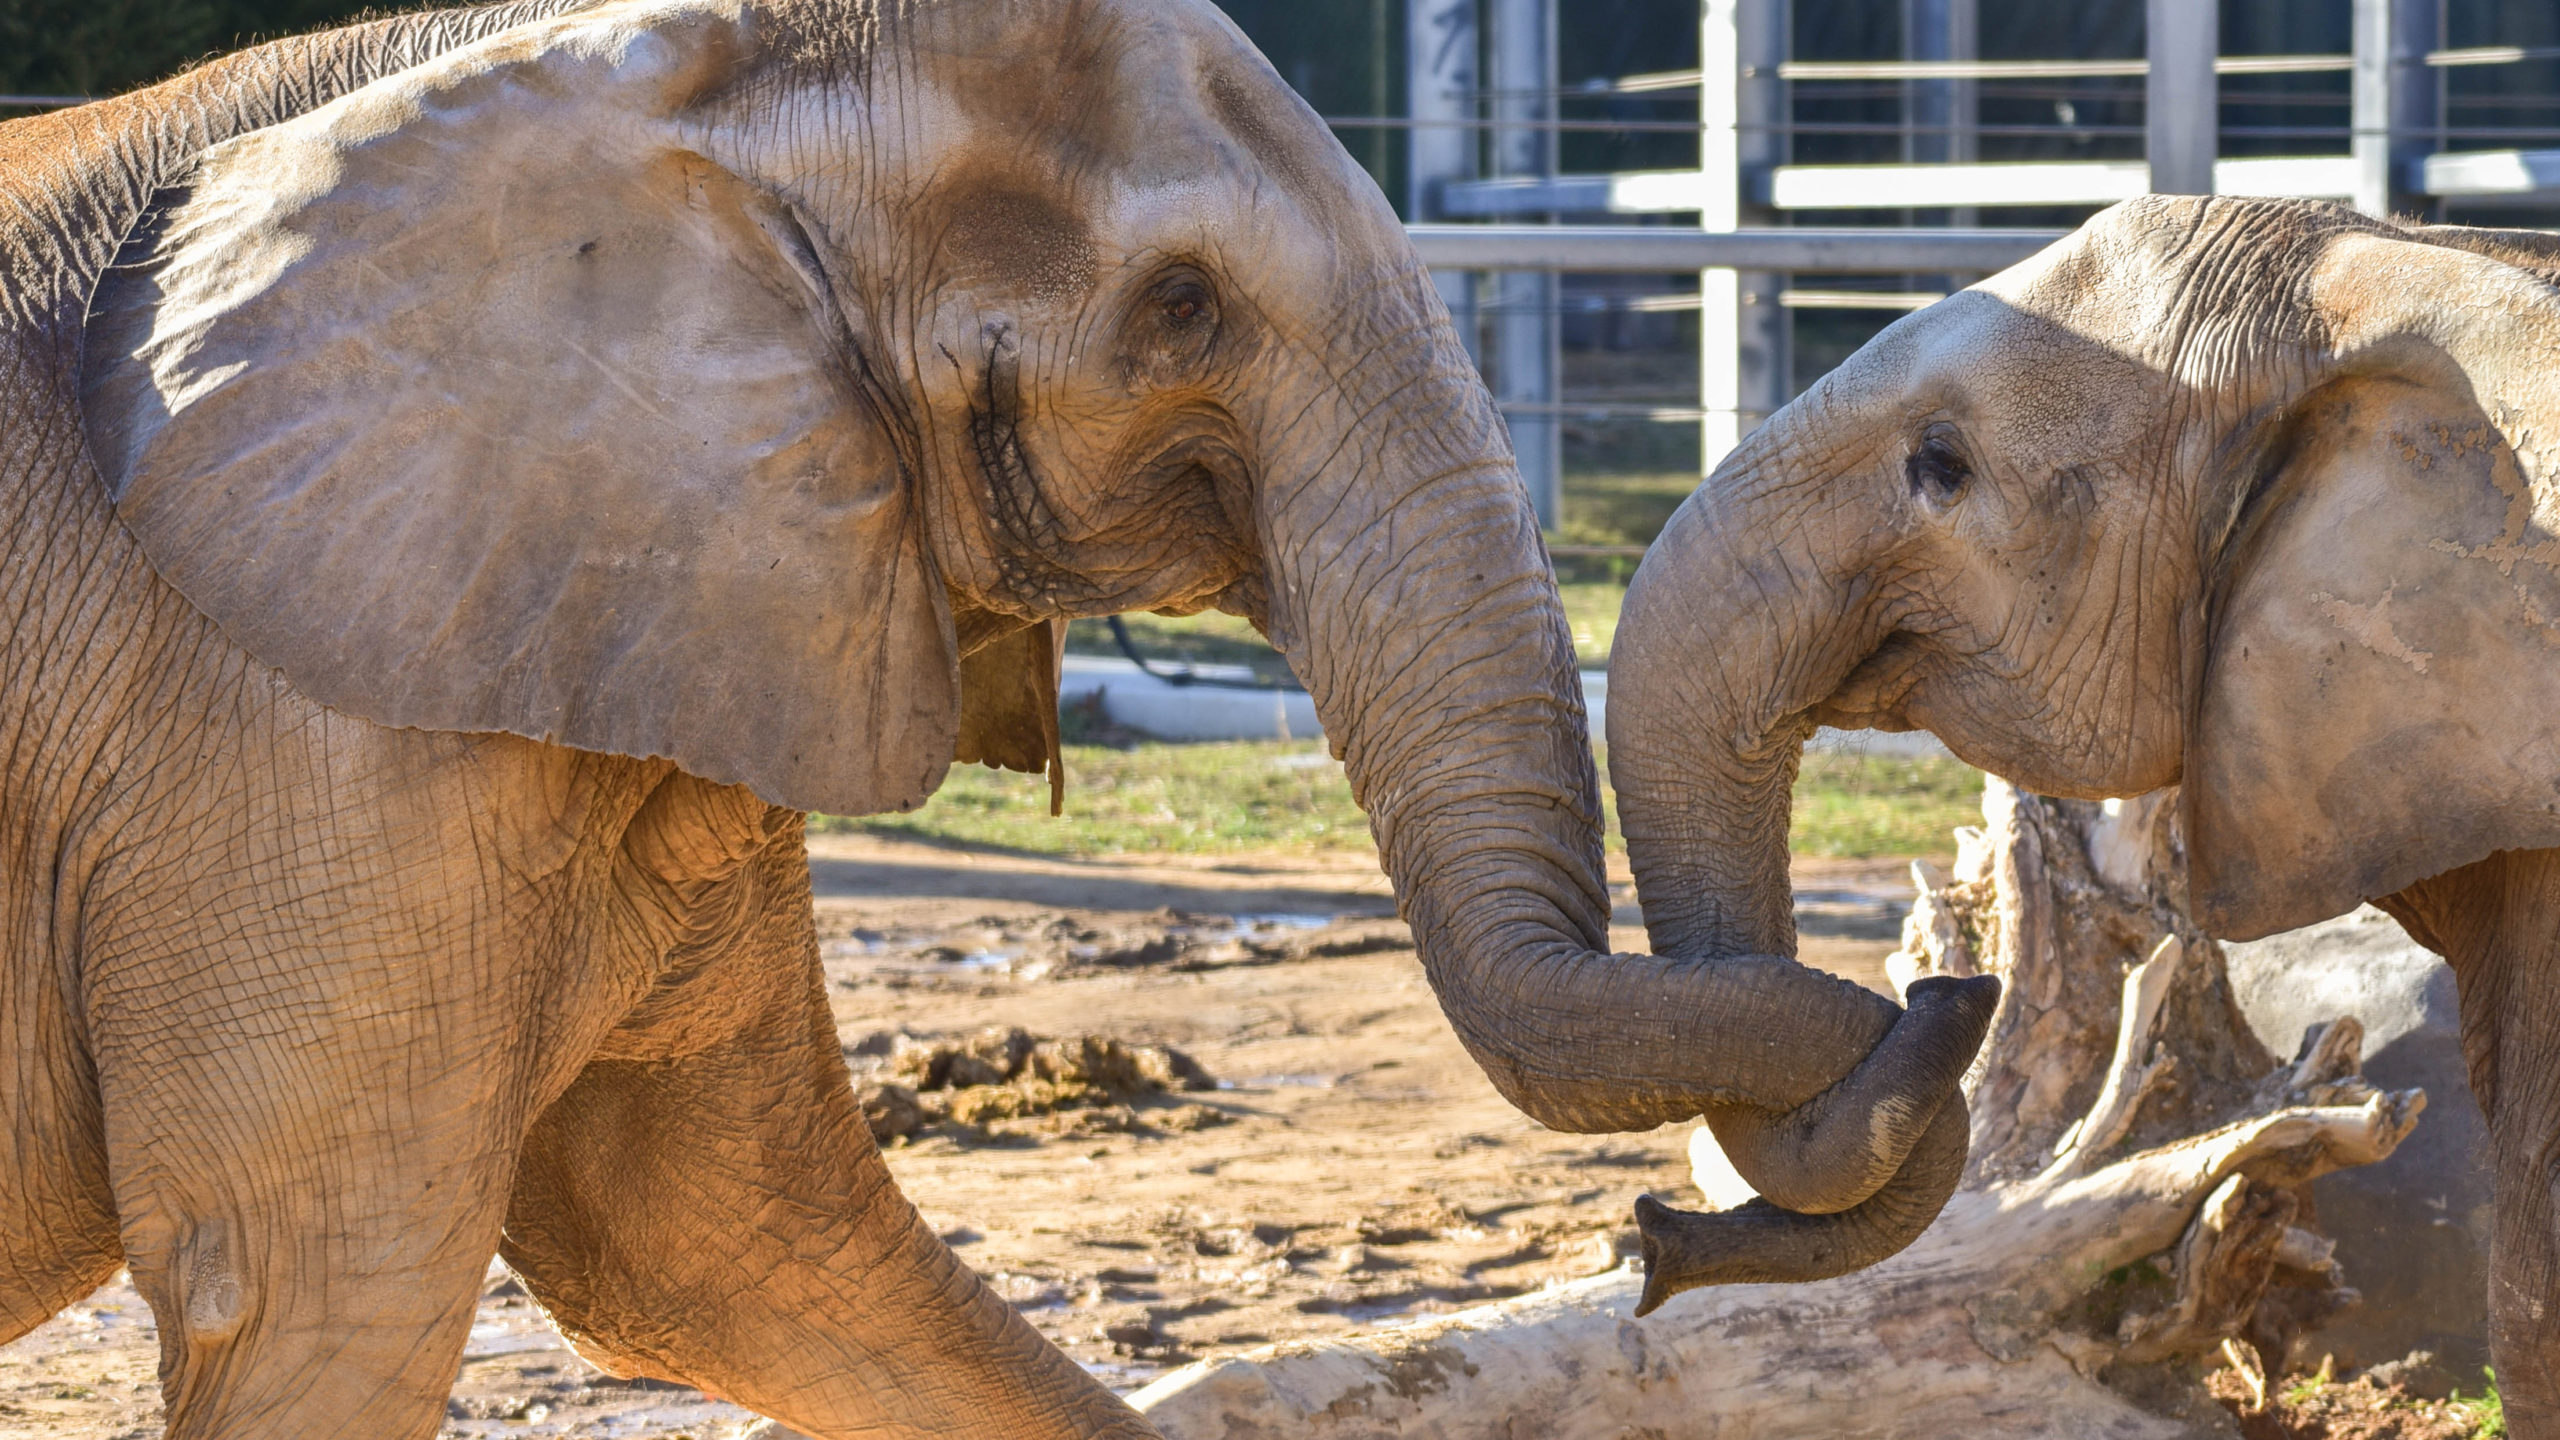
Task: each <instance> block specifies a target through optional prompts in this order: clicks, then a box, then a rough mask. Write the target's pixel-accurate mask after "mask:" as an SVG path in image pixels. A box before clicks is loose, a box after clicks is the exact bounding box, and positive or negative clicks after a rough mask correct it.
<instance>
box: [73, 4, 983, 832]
mask: <svg viewBox="0 0 2560 1440" xmlns="http://www.w3.org/2000/svg"><path fill="white" fill-rule="evenodd" d="M738 24H739V22H737V21H736V20H735V19H734V18H728V19H724V18H722V17H721V16H719V15H717V14H712V13H707V12H700V11H693V10H688V9H686V8H684V7H680V6H679V7H669V8H665V9H660V10H656V11H646V10H639V9H638V8H637V7H625V6H616V7H610V8H609V9H607V10H606V11H604V12H602V13H601V15H597V14H593V13H591V14H589V15H585V16H570V17H566V18H564V19H561V20H556V21H549V22H542V23H538V24H534V25H528V26H524V27H520V28H518V29H515V30H510V31H506V32H503V33H501V34H500V35H498V36H495V37H492V38H491V39H490V40H488V41H485V42H483V43H481V44H479V45H476V46H473V47H470V48H467V49H464V50H460V51H456V52H454V53H452V54H450V55H447V56H445V57H442V58H441V59H439V60H437V61H435V62H432V63H430V64H428V65H426V66H422V67H419V68H417V69H413V70H409V71H405V72H402V73H401V74H398V75H395V76H392V77H389V78H387V79H385V80H382V81H380V82H377V83H375V84H374V85H371V86H369V87H366V88H365V89H362V90H359V91H356V92H354V93H352V94H349V95H347V96H345V97H343V98H342V99H340V100H338V101H336V102H334V103H332V104H330V105H327V106H323V107H321V108H319V109H317V110H314V111H312V112H310V113H308V114H306V115H304V116H301V117H300V118H297V119H295V120H292V121H289V122H287V123H285V124H281V125H277V126H274V127H272V128H269V129H265V130H260V131H257V132H254V133H252V134H249V135H245V136H242V137H240V138H238V139H235V140H232V141H229V142H227V143H225V144H223V145H220V146H217V147H215V148H214V149H212V150H210V151H208V152H207V153H206V155H205V156H204V157H203V160H202V161H201V163H200V164H199V166H198V167H197V168H196V170H195V171H194V172H193V174H192V175H191V176H190V177H189V179H188V180H187V181H186V182H185V183H184V184H183V185H181V186H179V187H177V188H175V189H173V190H172V191H169V192H165V193H164V194H163V195H162V196H161V197H160V198H159V200H158V202H157V203H156V205H155V207H154V210H153V212H152V213H151V214H150V215H149V217H148V218H147V219H146V220H145V222H144V223H143V224H142V225H141V227H140V228H139V229H138V230H137V232H136V233H135V234H134V235H133V236H132V237H131V238H130V239H129V241H128V242H127V244H126V246H125V248H124V252H123V254H122V256H121V257H120V259H119V260H118V262H117V264H116V265H115V266H114V268H113V269H112V270H110V271H109V272H108V274H107V275H106V277H105V278H104V279H103V281H102V282H101V283H100V285H99V287H98V291H97V294H96V296H95V298H94V300H93V302H92V305H91V309H90V314H89V320H88V325H87V329H86V332H85V336H84V339H85V350H84V354H83V363H82V401H83V406H84V413H85V416H86V423H87V426H88V433H89V439H90V443H91V450H92V453H93V455H94V456H95V458H96V460H97V463H98V465H99V468H100V470H101V472H102V474H103V475H104V477H105V480H106V484H107V486H108V489H109V493H110V495H111V497H112V499H113V500H114V503H115V507H116V511H117V514H118V515H119V516H120V517H121V518H122V520H123V522H124V524H125V525H126V527H127V528H128V529H130V530H131V532H132V533H133V535H134V536H135V537H136V538H137V539H138V540H139V541H140V543H141V546H142V550H143V552H144V554H145V555H146V556H147V557H148V558H149V560H150V562H151V564H152V566H153V568H154V569H155V570H156V571H157V572H158V573H159V574H160V575H161V577H162V578H164V579H165V580H167V581H168V583H169V584H170V585H172V586H174V587H175V588H176V589H177V590H178V592H179V593H181V594H183V595H184V596H185V597H186V598H187V599H188V600H189V601H191V602H193V603H194V604H195V605H196V606H197V607H198V608H199V609H201V610H202V611H203V612H204V613H205V614H206V615H208V616H210V617H211V618H212V619H213V621H214V622H215V623H216V624H217V625H219V626H220V627H221V628H222V630H223V631H224V632H225V633H226V634H227V635H229V636H230V637H231V638H232V639H233V640H234V641H236V642H237V643H238V644H239V645H241V646H242V647H243V648H244V649H246V650H247V651H248V652H249V653H250V654H251V655H253V656H255V657H257V658H258V659H259V660H261V661H263V662H264V663H266V664H268V665H270V666H273V667H274V668H275V669H277V670H279V671H281V672H282V673H283V675H284V677H285V678H286V679H287V680H288V681H289V682H291V683H292V685H293V686H294V687H295V688H296V689H298V690H300V691H302V692H303V693H304V694H306V695H308V696H310V697H311V698H313V699H315V700H317V701H319V702H320V703H322V704H324V705H327V706H330V707H331V708H333V709H338V710H343V711H346V712H349V713H352V714H355V715H359V716H362V717H364V718H366V719H369V720H375V721H379V722H381V723H383V724H388V725H402V726H415V727H421V728H427V729H439V730H474V731H507V732H511V733H514V734H518V735H526V736H532V737H535V738H537V739H542V740H548V741H555V742H557V743H560V744H564V745H571V746H576V747H579V748H582V749H588V750H598V751H607V752H612V753H618V754H625V755H635V756H649V755H654V756H663V757H666V758H667V759H670V760H672V761H674V762H675V763H676V764H678V765H680V766H682V767H683V768H684V769H686V770H688V771H690V772H692V773H694V774H697V775H700V776H703V777H705V778H707V779H711V780H716V781H722V782H734V783H740V784H744V785H747V786H749V787H750V788H752V789H753V790H754V791H755V792H756V793H757V794H758V795H761V796H762V797H764V798H765V799H766V800H768V801H772V802H774V803H776V804H781V805H785V806H791V807H796V808H801V809H824V810H832V811H838V812H845V813H856V814H858V813H864V812H869V811H877V810H884V809H904V808H912V807H913V806H915V805H917V804H919V803H921V802H922V801H923V799H924V797H925V796H926V795H928V794H930V793H931V792H932V790H933V788H934V787H935V786H936V785H937V784H938V783H939V782H940V779H941V776H942V773H943V770H944V768H945V766H946V764H947V763H948V760H949V757H950V755H951V749H952V735H953V732H954V729H955V727H956V722H957V713H958V706H959V690H958V687H959V679H958V660H957V653H956V650H955V648H954V644H953V639H952V630H951V619H950V614H949V610H948V606H947V603H946V601H945V599H944V593H943V586H942V583H941V581H940V579H939V577H938V576H937V575H936V573H935V571H934V567H933V566H932V564H931V562H930V560H929V558H928V556H927V553H926V550H925V548H924V542H923V536H922V533H921V527H920V518H919V507H918V504H917V500H916V497H915V495H914V494H913V491H912V486H911V483H910V481H909V478H908V477H909V473H910V472H909V469H908V467H907V466H905V465H904V464H902V462H901V458H900V452H899V450H898V448H897V447H896V446H895V445H894V444H893V443H892V439H891V436H890V432H889V431H888V430H887V428H886V427H885V426H884V424H883V423H882V420H881V418H880V415H879V413H878V412H877V411H876V410H875V408H874V397H873V396H872V395H871V393H870V392H869V391H868V390H867V389H866V386H865V385H864V383H863V382H862V381H861V379H860V378H859V375H860V370H859V364H858V361H857V359H856V357H855V355H854V353H853V350H852V342H851V340H850V338H849V336H848V332H847V329H846V325H845V321H844V319H843V317H842V316H841V314H840V313H839V312H838V311H837V310H836V309H835V307H834V302H833V300H832V298H831V295H830V291H829V287H828V285H827V283H826V280H825V271H824V268H823V263H822V261H821V260H820V258H819V256H818V254H817V252H816V250H815V248H814V246H813V245H812V243H811V241H810V239H809V237H808V235H807V234H806V232H805V231H804V230H803V229H802V227H801V226H800V225H799V223H798V222H797V220H796V219H795V217H794V216H793V215H792V213H791V212H790V211H789V210H788V209H787V208H786V207H785V206H783V205H782V204H780V203H778V202H777V201H776V199H774V198H773V197H772V196H770V195H769V194H767V193H765V192H763V191H761V190H760V189H759V188H758V187H756V186H755V185H753V184H751V183H749V182H748V181H746V180H744V179H742V178H741V177H740V176H738V175H736V174H733V173H731V172H730V171H728V170H725V169H723V168H722V167H721V166H719V165H717V164H714V163H712V162H711V161H710V160H708V159H706V158H704V156H703V155H701V154H699V153H696V152H695V151H694V150H692V149H689V148H687V146H686V144H685V143H684V139H685V132H684V131H682V130H681V129H680V126H679V116H680V115H681V114H682V113H683V111H684V108H685V106H686V105H687V103H688V102H689V101H690V100H692V99H694V98H696V97H698V96H699V95H701V94H702V93H704V92H705V91H706V90H708V89H710V88H713V87H716V86H718V85H719V84H721V83H723V82H724V81H725V80H727V79H728V78H729V76H730V74H731V72H732V71H733V69H734V68H735V67H736V66H737V65H738V64H739V63H740V62H739V61H738V60H737V58H736V57H737V55H738V54H739V53H740V52H741V51H742V50H743V49H744V48H745V46H744V42H743V39H742V37H741V36H740V35H738V34H737V33H736V31H737V29H738Z"/></svg>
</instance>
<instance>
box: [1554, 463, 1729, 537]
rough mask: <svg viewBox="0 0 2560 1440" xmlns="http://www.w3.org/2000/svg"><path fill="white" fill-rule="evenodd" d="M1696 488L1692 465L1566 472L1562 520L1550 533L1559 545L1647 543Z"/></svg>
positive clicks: (1696, 483)
mask: <svg viewBox="0 0 2560 1440" xmlns="http://www.w3.org/2000/svg"><path fill="white" fill-rule="evenodd" d="M1691 448H1693V449H1694V448H1695V446H1694V445H1693V446H1692V447H1691ZM1697 488H1698V472H1697V471H1696V470H1694V469H1681V470H1638V471H1632V472H1625V473H1608V472H1602V473H1571V472H1569V473H1567V474H1566V476H1565V480H1564V515H1563V519H1562V523H1561V524H1559V525H1557V526H1556V530H1555V533H1554V535H1552V536H1550V537H1549V538H1550V539H1551V540H1553V541H1554V543H1556V544H1559V545H1650V544H1652V543H1653V537H1654V536H1656V535H1659V534H1661V533H1662V527H1663V524H1664V522H1666V521H1668V520H1669V519H1670V518H1671V512H1672V511H1674V510H1677V509H1679V508H1680V502H1681V501H1683V500H1686V499H1688V498H1689V492H1690V491H1692V490H1695V489H1697Z"/></svg>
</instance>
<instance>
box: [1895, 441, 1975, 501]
mask: <svg viewBox="0 0 2560 1440" xmlns="http://www.w3.org/2000/svg"><path fill="white" fill-rule="evenodd" d="M1902 474H1903V478H1904V479H1905V480H1907V481H1908V482H1909V483H1910V485H1911V493H1912V494H1914V495H1917V496H1919V497H1920V498H1921V499H1923V500H1926V501H1928V502H1929V503H1931V504H1933V505H1946V504H1951V503H1953V502H1954V500H1955V498H1956V497H1957V496H1958V495H1960V494H1962V493H1963V491H1964V487H1965V482H1966V481H1968V480H1971V479H1972V478H1973V467H1972V466H1970V465H1967V464H1966V463H1965V460H1964V457H1963V456H1962V455H1960V454H1958V453H1956V450H1955V447H1954V446H1952V445H1949V444H1948V443H1947V442H1946V441H1944V440H1943V439H1940V438H1939V437H1937V436H1935V435H1931V436H1927V437H1925V438H1923V439H1922V440H1921V442H1920V444H1919V445H1918V447H1917V448H1915V449H1913V450H1912V452H1911V456H1910V458H1909V459H1907V460H1905V461H1903V462H1902Z"/></svg>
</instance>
